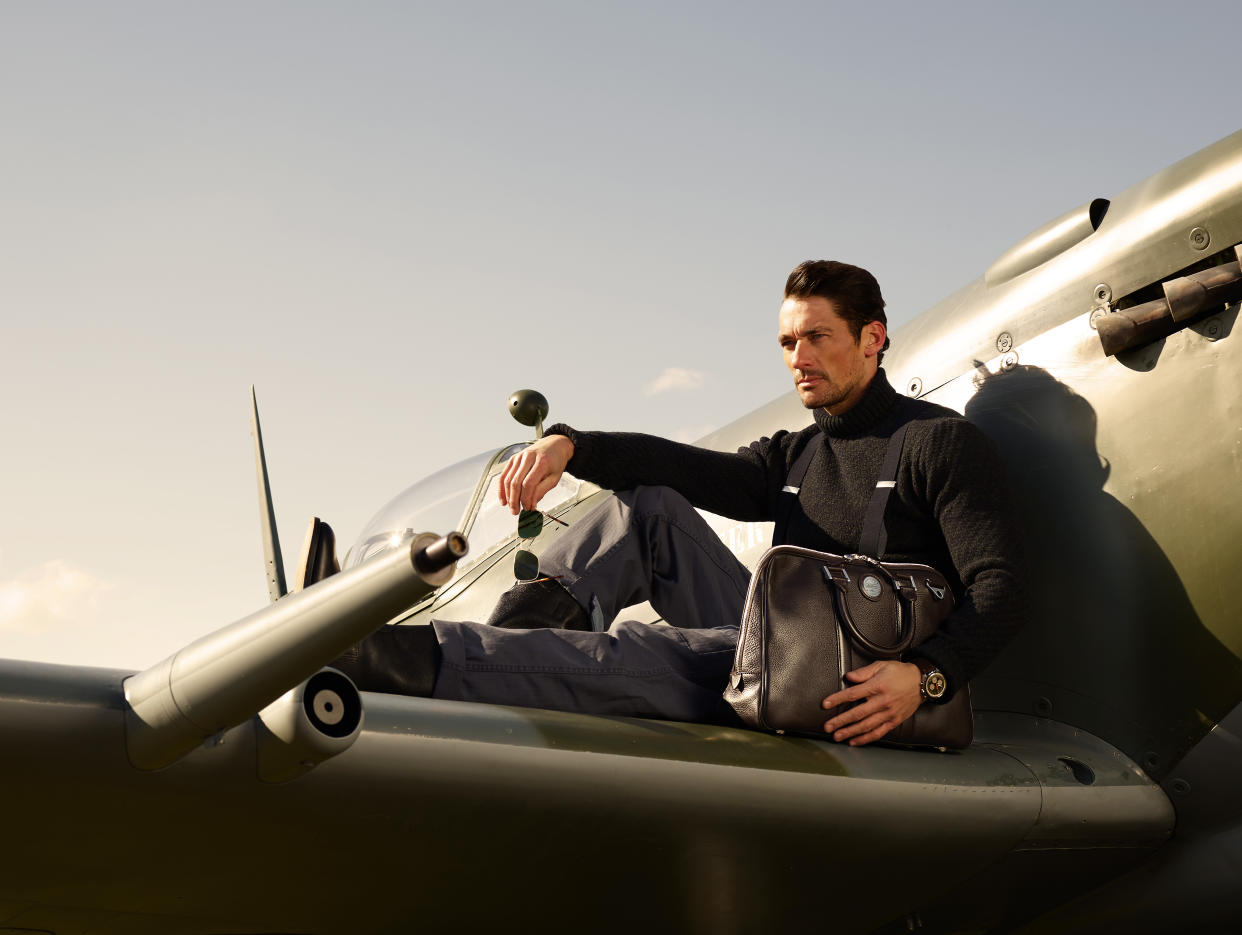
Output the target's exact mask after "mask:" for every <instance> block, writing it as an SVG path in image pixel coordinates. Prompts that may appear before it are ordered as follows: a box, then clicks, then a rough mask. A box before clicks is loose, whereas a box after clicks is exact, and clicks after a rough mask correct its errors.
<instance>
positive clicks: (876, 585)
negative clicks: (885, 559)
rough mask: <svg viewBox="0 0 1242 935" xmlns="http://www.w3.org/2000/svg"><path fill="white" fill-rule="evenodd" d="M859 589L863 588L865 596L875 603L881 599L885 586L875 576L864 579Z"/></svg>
mask: <svg viewBox="0 0 1242 935" xmlns="http://www.w3.org/2000/svg"><path fill="white" fill-rule="evenodd" d="M859 587H860V588H862V592H863V594H865V595H866V596H867V597H869V598H871V599H872V600H873V601H874V600H875V599H876V598H877V597H879V596H880V592H881V591H883V590H884V588H883V586H882V585H881V584H880V579H879V578H877V577H876V576H875V575H867V577H865V578H863V580H862V582H861V583H860V584H859Z"/></svg>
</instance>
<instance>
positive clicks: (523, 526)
mask: <svg viewBox="0 0 1242 935" xmlns="http://www.w3.org/2000/svg"><path fill="white" fill-rule="evenodd" d="M549 519H550V520H552V522H554V523H560V524H561V525H562V526H568V525H569V523H567V522H565V521H564V520H563V519H557V518H556V517H555V516H545V515H544V514H543V512H542V511H540V510H523V511H522V512H521V513H519V514H518V538H519V539H534V538H536V537H537V536H538V535H539V533H541V532H543V527H544V520H549ZM513 577H514V578H516V579H517V580H518V581H534V580H536V579H537V578H538V577H539V557H538V556H537V555H535V553H534V552H532V551H530V550H529V549H518V550H517V552H515V553H514V554H513ZM550 577H551V578H557V577H560V576H559V575H553V576H550Z"/></svg>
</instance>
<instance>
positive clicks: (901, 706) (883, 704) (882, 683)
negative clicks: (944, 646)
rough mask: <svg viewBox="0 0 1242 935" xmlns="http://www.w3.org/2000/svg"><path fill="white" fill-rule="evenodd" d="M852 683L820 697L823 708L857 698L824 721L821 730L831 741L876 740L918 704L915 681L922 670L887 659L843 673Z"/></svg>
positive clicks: (860, 742)
mask: <svg viewBox="0 0 1242 935" xmlns="http://www.w3.org/2000/svg"><path fill="white" fill-rule="evenodd" d="M845 677H846V678H847V679H849V680H850V681H851V682H854V683H855V684H853V685H851V686H850V687H849V688H843V689H842V690H841V691H839V692H834V693H833V694H831V695H829V696H828V697H827V698H825V699H824V708H825V709H827V708H835V707H837V706H838V705H843V704H848V703H850V702H852V701H860V700H861V703H860V704H857V705H855V706H854V707H852V708H850V709H849V710H848V711H842V712H841V713H840V714H838V715H836V716H835V717H833V718H832V719H830V720H828V721H826V722H824V730H825V731H826V732H827V733H829V734H832V739H833V740H848V741H849V742H850V746H851V747H860V746H862V745H863V744H866V743H871V742H872V741H873V740H879V739H880V738H881V737H883V736H884V735H885V734H887V733H888V732H889V731H890V730H892V729H893V728H894V727H896V726H897V725H898V724H900V723H901V722H902V721H904V720H905V719H906V718H908V717H910V715H912V714H914V712H915V710H916V709H917V708H918V706H919V705H920V704H921V703H922V701H923V698H922V694H921V693H920V692H919V684H920V683H921V682H922V680H923V673H922V672H920V671H919V667H918V666H916V665H915V664H914V663H912V662H897V661H895V660H891V659H884V660H880V661H879V662H873V663H871V665H868V666H863V667H862V668H861V669H855V670H854V671H853V672H846V673H845Z"/></svg>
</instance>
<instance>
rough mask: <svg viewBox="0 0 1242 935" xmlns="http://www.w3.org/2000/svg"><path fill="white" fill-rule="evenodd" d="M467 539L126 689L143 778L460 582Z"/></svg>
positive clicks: (388, 563) (383, 561) (283, 607)
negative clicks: (456, 574) (456, 573)
mask: <svg viewBox="0 0 1242 935" xmlns="http://www.w3.org/2000/svg"><path fill="white" fill-rule="evenodd" d="M466 549H467V545H466V539H465V537H464V536H463V535H461V533H456V532H455V533H450V534H449V535H447V536H443V537H437V536H435V535H431V534H429V533H426V534H423V535H421V536H416V537H415V538H414V539H412V540H411V541H410V542H409V544H408V548H406V547H404V546H403V547H400V548H396V549H393V550H392V551H391V552H389V553H386V554H384V555H380V556H377V557H376V558H375V559H372V560H371V561H369V562H366V563H364V564H362V565H359V566H358V567H357V568H351V569H349V570H348V571H344V572H341V573H339V574H335V575H332V576H331V577H329V578H326V579H324V580H323V581H320V582H318V583H317V584H314V585H312V586H311V587H308V588H306V589H305V590H302V591H298V592H296V593H294V594H289V595H287V596H285V597H283V598H281V599H280V600H279V601H277V602H276V603H274V604H272V605H270V606H268V607H265V608H264V609H263V610H260V611H258V612H257V613H254V614H251V615H250V616H249V617H246V618H244V619H242V620H239V621H237V622H236V623H233V624H230V625H229V626H227V627H224V628H223V629H220V630H217V631H216V632H214V633H211V634H209V635H208V636H205V637H203V638H202V639H199V640H196V641H195V642H193V643H191V644H190V645H188V646H186V647H185V648H183V649H181V650H179V651H178V652H176V653H175V654H173V655H172V656H170V657H168V658H167V659H165V660H163V661H162V662H159V663H157V664H155V665H154V666H152V667H151V668H149V669H146V670H144V671H142V672H140V673H138V674H137V675H134V676H131V677H130V678H128V679H126V680H125V699H126V701H127V702H128V704H129V709H128V710H127V712H126V723H125V733H126V738H125V740H126V746H127V748H128V751H129V759H130V762H131V763H132V764H133V765H134V766H136V767H138V768H139V769H158V768H160V767H162V766H167V765H168V764H170V763H173V762H175V761H176V760H178V759H180V758H181V757H182V756H184V755H185V754H187V753H189V752H190V751H191V750H193V749H194V748H195V747H197V746H198V745H199V744H201V743H202V742H203V741H204V740H205V739H207V738H208V737H211V736H213V735H214V734H217V733H219V732H220V731H222V730H225V729H227V728H229V727H233V726H235V725H237V724H240V723H242V722H243V721H245V720H247V719H248V718H250V717H253V716H254V715H255V714H256V713H257V712H258V711H259V710H260V709H262V708H264V707H265V706H266V705H267V704H269V703H270V702H272V701H273V700H274V699H276V698H278V697H279V696H280V695H282V694H283V693H284V692H286V691H288V690H289V689H291V688H293V687H294V686H295V685H297V684H298V683H300V682H302V681H304V680H305V679H307V678H309V677H310V676H311V675H312V674H314V673H315V672H316V671H318V670H319V669H320V668H321V667H322V666H324V665H325V664H326V663H327V662H328V661H330V660H331V659H334V658H335V657H337V656H339V655H340V654H341V653H342V652H344V651H345V650H346V649H348V648H349V647H350V646H352V645H353V644H354V643H356V642H358V641H359V640H360V639H362V638H363V637H365V636H366V635H367V634H369V633H371V632H372V631H374V630H376V629H377V628H379V627H381V626H383V625H384V624H385V623H387V622H388V621H389V620H391V619H392V618H393V617H395V616H396V615H397V614H399V613H401V612H402V611H403V610H406V609H407V608H409V607H411V606H413V605H414V604H415V603H417V602H418V601H419V600H421V599H422V598H423V597H425V596H426V595H428V594H430V593H431V592H432V591H434V590H435V589H436V588H437V587H439V586H440V585H442V584H444V583H445V582H447V581H448V580H449V579H450V578H451V577H452V575H453V567H454V565H455V563H456V562H457V560H458V559H459V558H461V557H462V556H463V555H465V554H466Z"/></svg>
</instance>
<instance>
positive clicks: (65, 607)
mask: <svg viewBox="0 0 1242 935" xmlns="http://www.w3.org/2000/svg"><path fill="white" fill-rule="evenodd" d="M110 590H112V585H111V584H109V583H108V582H106V581H104V580H102V579H100V578H96V577H94V576H93V575H89V574H87V573H86V572H84V571H80V570H79V569H77V568H74V567H73V566H72V565H70V564H69V563H68V562H64V561H61V560H60V559H54V560H52V561H50V562H44V563H43V564H42V565H41V566H39V568H38V569H36V570H34V571H29V572H26V573H24V574H22V575H19V576H18V577H16V578H13V579H11V580H9V581H3V582H0V630H5V631H9V632H13V631H16V632H19V633H45V632H47V631H49V630H54V629H60V628H62V627H63V626H64V625H65V624H70V623H76V622H78V621H80V620H81V619H82V618H83V617H85V616H87V615H88V614H91V613H92V612H93V611H95V610H96V609H97V608H98V606H99V603H100V600H101V599H102V598H103V596H104V595H105V594H107V593H108V592H109V591H110Z"/></svg>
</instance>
